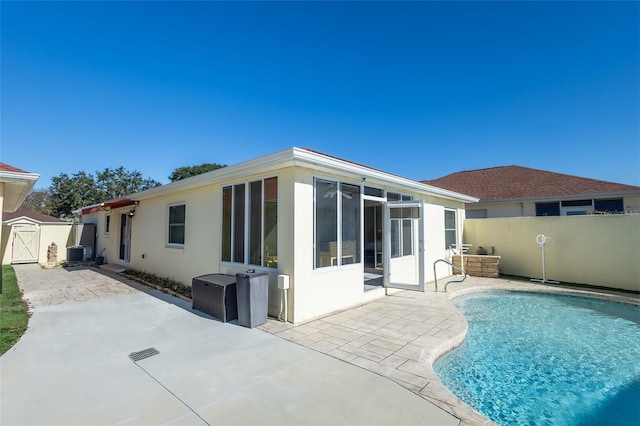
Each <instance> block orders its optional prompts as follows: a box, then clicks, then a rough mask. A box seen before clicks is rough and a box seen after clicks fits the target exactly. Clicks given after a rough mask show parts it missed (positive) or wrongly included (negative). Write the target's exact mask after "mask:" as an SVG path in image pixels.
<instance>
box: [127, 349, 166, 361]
mask: <svg viewBox="0 0 640 426" xmlns="http://www.w3.org/2000/svg"><path fill="white" fill-rule="evenodd" d="M159 353H160V352H158V350H157V349H156V348H149V349H145V350H143V351H138V352H131V353H130V354H129V358H131V361H134V362H135V361H140V360H141V359H145V358H149V357H150V356H154V355H158V354H159Z"/></svg>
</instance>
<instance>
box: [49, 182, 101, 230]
mask: <svg viewBox="0 0 640 426" xmlns="http://www.w3.org/2000/svg"><path fill="white" fill-rule="evenodd" d="M50 190H51V214H52V215H53V216H56V217H61V218H69V217H72V216H73V213H72V212H73V211H74V210H77V209H79V208H81V207H83V206H88V205H91V204H96V203H98V202H101V201H104V200H103V199H102V197H101V193H100V191H99V190H98V188H97V186H96V181H95V179H94V177H93V175H91V174H89V173H86V172H84V171H80V172H77V173H75V174H74V175H73V176H69V175H68V174H66V173H61V174H60V175H58V176H56V177H54V178H52V179H51V187H50Z"/></svg>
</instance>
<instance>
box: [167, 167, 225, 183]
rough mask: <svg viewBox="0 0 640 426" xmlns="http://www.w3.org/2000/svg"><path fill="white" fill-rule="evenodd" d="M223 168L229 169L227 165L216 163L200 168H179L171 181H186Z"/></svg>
mask: <svg viewBox="0 0 640 426" xmlns="http://www.w3.org/2000/svg"><path fill="white" fill-rule="evenodd" d="M223 167H227V165H226V164H216V163H204V164H200V165H198V166H184V167H178V168H177V169H175V170H174V171H173V173H171V175H169V180H170V181H171V182H175V181H178V180H181V179H186V178H188V177H191V176H196V175H199V174H202V173H206V172H210V171H212V170H217V169H221V168H223Z"/></svg>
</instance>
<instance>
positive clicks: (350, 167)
mask: <svg viewBox="0 0 640 426" xmlns="http://www.w3.org/2000/svg"><path fill="white" fill-rule="evenodd" d="M294 151H295V155H296V165H301V164H302V163H304V164H308V165H312V166H313V168H314V169H319V170H325V171H331V172H334V173H335V172H340V173H349V174H353V175H356V176H359V177H361V178H365V179H368V180H369V181H370V183H371V182H374V183H379V184H384V185H389V184H393V185H397V186H400V187H405V188H409V189H412V190H415V191H417V192H422V193H427V194H429V195H434V196H438V197H442V198H447V199H451V200H455V201H462V202H465V203H473V202H476V201H478V198H476V197H472V196H470V195H465V194H460V193H457V192H453V191H449V190H446V189H442V188H438V187H435V186H431V185H427V184H424V183H421V182H418V181H415V180H411V179H407V178H403V177H400V176H397V175H393V174H391V173H387V172H383V171H380V170H375V169H372V168H369V167H366V166H362V165H359V164H355V163H351V162H349V161H346V160H341V159H338V158H333V157H327V156H324V155H322V154H317V153H314V152H311V151H307V150H305V149H299V148H294Z"/></svg>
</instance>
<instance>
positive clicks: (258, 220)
mask: <svg viewBox="0 0 640 426" xmlns="http://www.w3.org/2000/svg"><path fill="white" fill-rule="evenodd" d="M247 249H248V253H247ZM222 260H223V261H224V262H234V263H242V264H247V265H256V266H265V267H268V268H277V267H278V178H277V177H272V178H268V179H262V180H258V181H252V182H249V183H247V184H245V183H241V184H237V185H232V186H231V185H230V186H225V187H224V188H222Z"/></svg>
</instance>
